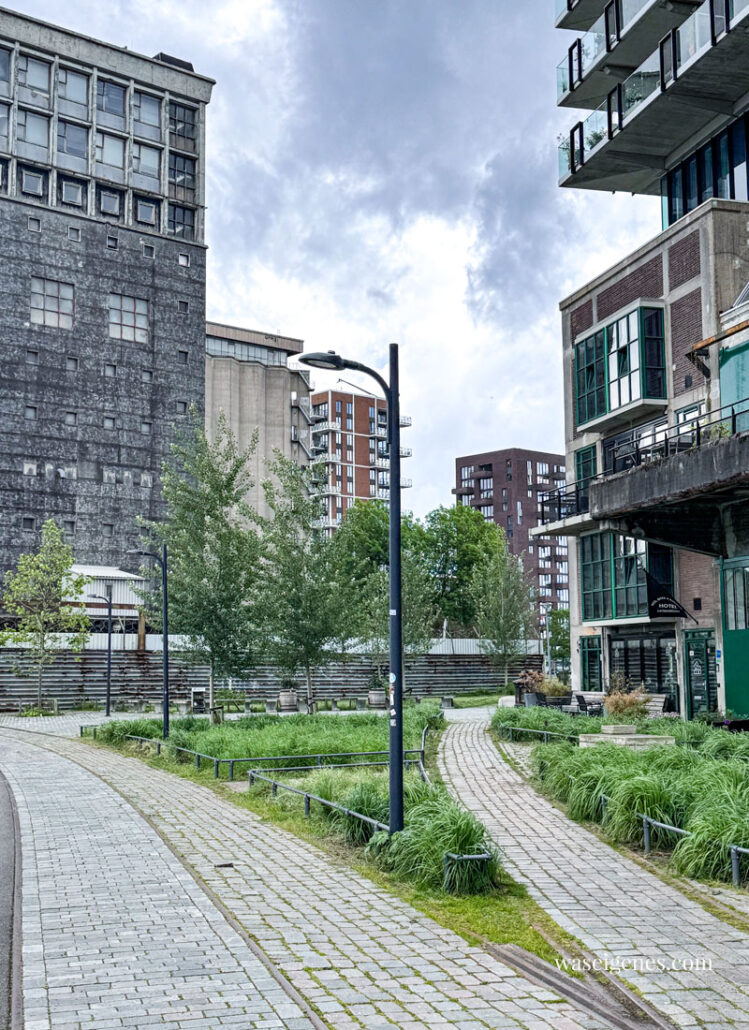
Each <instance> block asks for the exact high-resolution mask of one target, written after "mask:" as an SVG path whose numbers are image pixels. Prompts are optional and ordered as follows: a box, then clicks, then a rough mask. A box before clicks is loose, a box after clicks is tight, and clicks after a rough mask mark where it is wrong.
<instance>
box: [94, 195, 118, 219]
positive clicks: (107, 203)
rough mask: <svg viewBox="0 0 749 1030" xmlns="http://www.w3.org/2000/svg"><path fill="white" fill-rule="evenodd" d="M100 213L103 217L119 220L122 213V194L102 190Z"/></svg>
mask: <svg viewBox="0 0 749 1030" xmlns="http://www.w3.org/2000/svg"><path fill="white" fill-rule="evenodd" d="M99 211H100V212H101V214H103V215H111V216H112V217H114V218H119V217H120V214H121V213H122V194H121V193H118V192H117V190H100V191H99Z"/></svg>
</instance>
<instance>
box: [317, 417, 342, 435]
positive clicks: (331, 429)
mask: <svg viewBox="0 0 749 1030" xmlns="http://www.w3.org/2000/svg"><path fill="white" fill-rule="evenodd" d="M340 431H341V423H340V422H336V421H335V420H334V419H326V420H325V421H324V422H317V423H316V424H315V425H314V426H313V427H312V432H313V433H340Z"/></svg>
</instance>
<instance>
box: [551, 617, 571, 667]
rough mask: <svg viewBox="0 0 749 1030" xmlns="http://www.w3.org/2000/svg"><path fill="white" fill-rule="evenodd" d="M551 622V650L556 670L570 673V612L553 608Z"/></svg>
mask: <svg viewBox="0 0 749 1030" xmlns="http://www.w3.org/2000/svg"><path fill="white" fill-rule="evenodd" d="M547 618H548V620H549V634H550V640H549V650H550V652H551V661H552V665H553V667H554V669H555V670H558V671H561V672H568V671H569V668H570V610H569V608H553V609H552V610H551V611H550V612H549V613H548V615H547Z"/></svg>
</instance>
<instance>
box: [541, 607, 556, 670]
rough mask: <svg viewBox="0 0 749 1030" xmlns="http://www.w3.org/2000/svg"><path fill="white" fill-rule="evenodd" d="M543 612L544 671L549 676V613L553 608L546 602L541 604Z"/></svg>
mask: <svg viewBox="0 0 749 1030" xmlns="http://www.w3.org/2000/svg"><path fill="white" fill-rule="evenodd" d="M541 607H542V608H543V610H544V629H545V630H546V671H547V673H548V674H549V676H551V613H552V611H553V610H554V606H553V605H552V604H549V603H548V602H546V603H542V605H541Z"/></svg>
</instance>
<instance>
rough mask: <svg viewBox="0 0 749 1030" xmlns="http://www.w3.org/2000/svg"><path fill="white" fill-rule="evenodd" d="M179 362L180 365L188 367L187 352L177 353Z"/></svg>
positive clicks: (179, 351) (180, 351)
mask: <svg viewBox="0 0 749 1030" xmlns="http://www.w3.org/2000/svg"><path fill="white" fill-rule="evenodd" d="M177 361H178V362H179V363H180V365H186V364H187V351H186V350H178V351H177Z"/></svg>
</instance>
